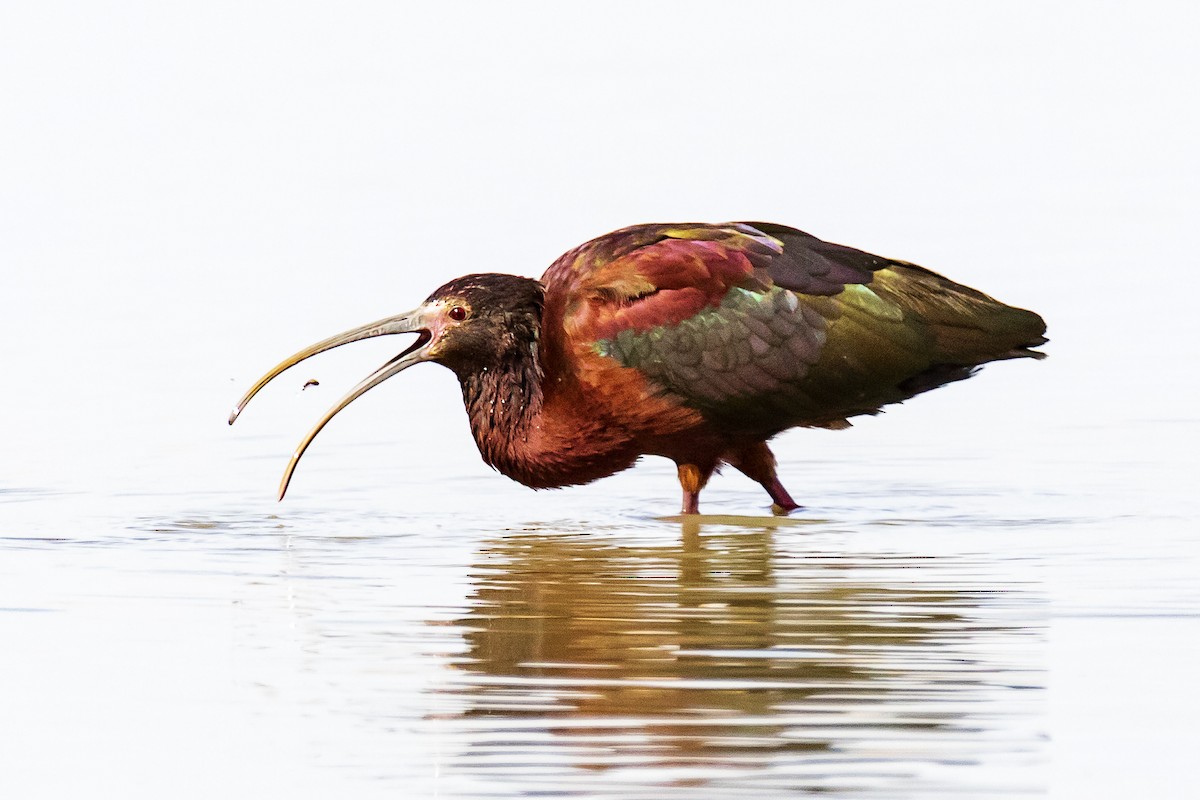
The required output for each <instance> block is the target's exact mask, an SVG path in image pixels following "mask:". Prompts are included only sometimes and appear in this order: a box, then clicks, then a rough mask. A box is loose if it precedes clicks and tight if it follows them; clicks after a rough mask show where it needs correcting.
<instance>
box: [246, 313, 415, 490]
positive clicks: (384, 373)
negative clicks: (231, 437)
mask: <svg viewBox="0 0 1200 800" xmlns="http://www.w3.org/2000/svg"><path fill="white" fill-rule="evenodd" d="M424 312H425V308H424V307H421V308H417V309H414V310H413V311H410V312H408V313H407V314H400V315H397V316H395V317H387V318H386V319H381V320H378V321H376V322H372V323H370V324H368V325H363V326H361V327H358V328H352V329H351V330H348V331H345V332H343V333H339V334H337V335H336V336H330V337H329V338H328V339H324V340H322V341H320V342H317V343H316V344H314V345H312V346H311V347H306V348H304V349H303V350H301V351H300V352H298V353H295V354H293V355H291V356H288V357H287V358H285V359H284V360H283V361H281V362H279V363H278V364H276V365H275V366H274V367H272V368H271V370H270V371H269V372H267V374H266V375H263V376H262V377H261V378H259V379H258V382H257V383H255V384H254V385H253V386H252V387H250V391H248V392H246V394H245V395H243V396H242V399H241V400H239V401H238V403H237V405H236V406H234V407H233V411H232V412H231V413H230V414H229V424H230V425H232V424H233V423H234V421H236V420H237V418H238V415H239V414H241V413H242V410H243V409H244V408H245V407H246V404H247V403H249V402H250V400H251V399H252V398H253V397H254V395H256V394H258V392H259V391H260V390H261V389H262V388H263V387H264V386H266V385H267V384H268V383H270V382H271V381H272V380H274V379H275V378H277V377H279V375H280V374H281V373H282V372H284V371H285V370H287V369H290V368H292V367H294V366H296V365H297V364H299V363H300V362H301V361H304V360H305V359H308V358H311V357H312V356H315V355H317V354H318V353H324V352H325V351H326V350H332V349H333V348H335V347H341V346H342V345H344V344H349V343H350V342H357V341H361V340H362V339H370V338H373V337H375V336H388V335H391V334H394V333H416V334H419V335H418V337H417V341H415V342H413V343H412V345H411V346H410V347H409V348H408V349H407V350H405V351H404V352H402V353H400V354H399V355H397V356H396V357H395V358H393V359H391V360H390V361H388V362H387V363H386V364H384V365H383V366H381V367H380V368H379V369H377V370H375V371H374V372H372V373H371V374H370V375H368V376H367V377H366V378H365V379H364V380H363V381H361V382H360V383H359V384H358V385H357V386H355V387H354V388H353V389H351V390H350V391H349V392H347V393H346V396H345V397H343V398H342V399H341V400H339V401H337V403H335V404H334V406H333V407H332V408H330V409H329V411H327V412H325V416H323V417H322V418H321V420H320V422H318V423H317V424H316V425H314V426H313V428H312V430H310V431H309V432H308V433H307V434H306V435H305V437H304V438H303V439H302V440H301V441H300V444H299V445H297V446H296V449H295V451H294V452H293V453H292V458H291V460H290V461H289V462H288V465H287V469H285V470H284V472H283V479H282V480H281V481H280V482H279V499H280V500H282V499H283V496H284V494H285V493H286V492H287V488H288V484H289V483H291V480H292V474H293V473H294V472H295V471H296V465H297V464H299V463H300V457H301V456H303V455H304V451H305V450H307V449H308V446H309V445H310V444H311V443H312V440H313V439H315V438H316V436H317V434H318V433H320V432H321V429H322V428H324V427H325V425H326V424H328V422H329V420H331V419H333V418H334V416H336V415H337V413H338V412H339V411H341V410H342V409H343V408H345V407H346V406H348V405H350V404H351V403H352V402H354V401H355V400H357V399H358V398H359V397H361V396H362V395H363V394H365V393H366V392H368V391H370V390H371V389H373V388H375V387H376V386H378V385H379V384H381V383H383V382H384V381H386V380H387V379H388V378H390V377H392V376H393V375H395V374H396V373H398V372H402V371H403V370H405V369H408V368H409V367H411V366H412V365H413V364H419V363H420V362H422V361H428V360H429V353H428V346H429V342H430V341H431V340H432V338H433V334H432V332H431V331H430V330H429V328H428V327H427V326H426V323H425V319H424V317H425V313H424Z"/></svg>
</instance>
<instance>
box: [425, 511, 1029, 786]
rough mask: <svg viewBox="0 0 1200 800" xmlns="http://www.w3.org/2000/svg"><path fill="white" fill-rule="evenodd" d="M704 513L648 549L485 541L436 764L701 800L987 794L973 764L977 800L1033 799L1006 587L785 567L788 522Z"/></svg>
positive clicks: (835, 562)
mask: <svg viewBox="0 0 1200 800" xmlns="http://www.w3.org/2000/svg"><path fill="white" fill-rule="evenodd" d="M711 522H712V520H708V521H706V522H705V523H696V522H694V521H692V522H687V521H685V522H682V523H681V525H680V528H679V531H680V534H681V535H680V536H679V538H677V539H674V540H673V541H671V542H669V543H666V544H663V543H661V541H658V542H654V543H650V544H646V543H643V542H641V541H639V539H638V538H636V537H629V536H620V535H612V534H601V535H596V534H594V533H591V532H582V533H568V532H559V531H554V530H532V531H529V532H527V533H524V534H520V535H509V536H503V537H499V538H493V539H491V540H489V541H486V542H485V543H484V544H483V546H482V547H481V550H480V552H479V555H478V558H477V561H476V564H475V567H474V570H473V572H474V591H473V594H472V596H471V598H470V601H469V602H470V611H469V613H468V615H467V616H466V617H465V618H463V619H461V620H459V625H460V626H461V627H462V630H463V636H464V639H465V644H466V650H465V653H464V654H463V656H462V657H461V658H459V659H458V660H457V661H456V662H455V666H456V668H457V671H458V676H457V678H456V679H454V680H453V681H452V682H451V684H450V685H449V686H448V687H445V686H444V687H443V690H444V691H446V692H448V693H450V694H452V695H454V696H456V697H457V698H458V699H459V700H461V701H462V704H461V708H462V710H461V712H460V713H458V714H456V715H452V719H454V720H456V721H457V724H458V725H460V726H462V728H463V729H464V743H463V752H462V753H461V754H460V755H459V756H458V757H456V758H455V760H454V762H455V763H454V766H453V769H454V770H456V771H465V772H468V773H471V774H473V775H474V777H477V778H480V779H491V778H495V777H501V778H503V777H509V778H512V779H519V780H520V782H521V786H522V788H524V789H527V790H528V789H536V788H539V783H538V781H539V779H541V780H544V781H545V782H546V783H545V785H544V786H540V788H544V789H545V790H547V791H557V790H562V789H564V788H567V787H570V786H571V784H572V781H571V780H570V779H569V778H568V779H567V780H566V781H565V784H562V785H560V784H558V783H557V781H558V780H559V779H563V778H564V777H567V775H565V774H564V773H563V771H562V770H563V768H564V767H571V768H573V769H576V770H580V771H583V773H585V774H586V773H588V772H590V773H592V774H595V773H596V772H600V773H603V774H605V775H607V776H609V778H619V779H620V785H622V786H624V787H625V788H626V789H628V788H630V787H631V786H638V785H641V786H646V787H648V786H654V787H656V788H655V791H661V790H663V789H667V788H670V787H678V788H680V789H682V788H683V787H692V788H695V787H696V786H704V787H705V790H706V794H705V796H706V797H709V796H726V794H725V793H726V792H727V793H728V796H731V797H732V796H738V794H739V792H740V791H744V790H745V789H746V788H747V787H748V786H751V785H752V786H754V787H757V788H758V789H765V790H768V791H772V792H773V791H775V790H780V791H789V792H790V791H794V790H797V789H805V790H822V791H824V792H831V793H833V794H834V795H836V796H876V794H877V793H882V794H881V795H879V796H890V797H897V796H905V795H902V794H896V790H897V783H896V780H897V779H901V778H902V779H903V782H902V784H900V785H902V786H903V787H904V789H905V791H906V792H907V791H914V792H915V791H922V790H924V789H930V788H935V787H936V788H939V789H945V788H947V787H948V786H949V785H954V783H955V781H956V776H957V773H956V769H957V768H959V767H962V766H966V765H971V766H973V767H974V771H975V773H974V776H973V779H972V780H971V781H970V782H971V784H973V785H975V786H976V788H975V789H974V790H968V789H966V788H964V787H961V786H955V789H956V791H957V794H956V796H959V797H968V796H971V797H975V796H990V795H989V794H987V793H986V792H982V791H980V790H979V788H978V784H976V781H977V780H978V778H979V768H980V767H981V766H983V767H984V770H985V774H988V775H989V777H994V778H995V779H996V780H995V782H994V783H992V784H991V785H990V786H989V791H990V790H991V789H993V788H995V789H997V791H1002V792H1004V793H1005V794H1006V796H1012V794H1013V793H1014V792H1016V793H1018V794H1019V793H1021V792H1024V791H1033V790H1035V789H1036V785H1037V778H1036V775H1035V774H1034V773H1032V772H1030V771H1029V770H1028V769H1025V770H1022V769H1021V768H1022V767H1033V766H1036V764H1037V763H1038V760H1039V757H1040V756H1039V753H1040V742H1039V735H1038V732H1037V731H1036V730H1034V729H1033V726H1035V725H1036V724H1037V723H1036V719H1037V717H1038V715H1039V710H1038V709H1037V706H1038V704H1039V698H1040V694H1041V693H1040V692H1039V691H1037V690H1038V689H1039V688H1040V686H1039V683H1040V680H1041V676H1040V674H1032V675H1031V674H1030V672H1029V671H1028V664H1029V659H1028V658H1027V657H1026V656H1027V655H1028V650H1029V649H1030V648H1031V647H1032V648H1040V647H1041V646H1042V644H1043V643H1042V639H1041V635H1040V632H1039V631H1037V630H1036V629H1032V630H1031V629H1030V628H1029V627H1028V626H1027V622H1028V620H1027V619H1025V618H1023V617H1022V616H1021V614H1016V615H1013V616H1011V617H1010V616H1009V615H1008V614H1007V613H1006V611H1005V608H1006V607H1010V606H1012V605H1013V603H1014V600H1015V601H1016V606H1018V607H1019V606H1020V601H1019V598H1014V597H1013V596H1011V595H1007V594H1006V595H1003V596H1000V595H997V594H996V593H995V591H994V590H995V588H996V587H995V586H990V587H988V588H989V589H991V590H992V591H981V590H979V589H978V584H975V583H972V582H971V581H969V580H964V581H963V582H962V584H961V586H955V580H954V576H953V574H952V572H953V566H954V565H953V564H952V563H946V564H943V565H940V566H939V565H937V564H936V563H935V562H931V561H929V560H928V559H923V558H922V559H917V558H916V557H914V558H912V559H906V558H897V557H896V556H895V554H890V555H888V556H886V557H883V558H882V559H880V558H874V557H872V556H871V555H870V554H866V555H863V554H858V555H856V556H853V557H845V556H841V555H838V554H837V553H835V552H828V553H821V552H809V553H805V554H804V555H803V556H802V557H797V556H796V555H794V554H784V553H781V552H779V550H778V548H777V547H776V539H777V538H778V537H782V536H787V535H790V534H789V531H788V529H783V530H779V529H777V526H776V525H774V524H770V523H768V524H770V527H762V526H760V527H757V528H755V527H753V526H752V524H751V521H749V520H739V521H738V524H739V525H740V526H741V527H740V528H730V527H728V525H721V526H717V527H712V526H711ZM718 522H720V520H718ZM724 522H726V523H728V521H724ZM918 561H919V564H920V567H921V570H920V573H921V575H920V577H921V578H922V579H924V578H927V577H928V576H929V574H930V573H931V572H933V573H937V572H938V571H939V569H941V572H942V573H943V574H941V575H940V576H939V577H938V579H936V580H933V581H926V580H921V581H920V582H918V576H917V574H916V573H917V571H916V570H914V569H912V568H913V567H914V566H916V565H917V562H918ZM971 587H976V588H971ZM1017 591H1018V592H1019V590H1017ZM1036 660H1037V659H1034V661H1035V663H1036ZM514 765H520V766H519V768H518V767H515V766H514ZM989 765H992V766H994V767H995V770H994V773H995V774H994V775H993V774H991V773H990V772H988V771H987V768H988V766H989ZM1014 768H1015V769H1014ZM555 776H557V777H555ZM574 788H575V789H579V788H580V787H579V786H578V785H576V786H575V787H574ZM592 788H594V787H592ZM614 791H615V790H614ZM589 796H590V795H589Z"/></svg>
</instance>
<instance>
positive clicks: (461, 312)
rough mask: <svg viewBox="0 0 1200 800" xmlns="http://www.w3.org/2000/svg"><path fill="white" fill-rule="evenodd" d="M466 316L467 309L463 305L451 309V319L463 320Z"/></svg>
mask: <svg viewBox="0 0 1200 800" xmlns="http://www.w3.org/2000/svg"><path fill="white" fill-rule="evenodd" d="M466 318H467V310H466V309H465V308H463V307H462V306H455V307H454V308H452V309H450V319H452V320H454V321H455V322H462V321H463V320H464V319H466Z"/></svg>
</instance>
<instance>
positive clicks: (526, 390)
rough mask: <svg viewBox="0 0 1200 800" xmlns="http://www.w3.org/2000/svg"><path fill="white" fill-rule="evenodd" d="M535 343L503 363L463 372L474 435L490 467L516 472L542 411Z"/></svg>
mask: <svg viewBox="0 0 1200 800" xmlns="http://www.w3.org/2000/svg"><path fill="white" fill-rule="evenodd" d="M536 349H537V344H536V342H534V343H530V344H529V345H528V346H525V347H521V348H520V349H517V350H514V351H510V352H509V353H506V354H504V357H503V358H502V359H500V360H499V361H498V362H496V363H494V364H492V365H489V366H486V367H481V368H478V369H476V370H474V371H471V372H468V373H460V374H459V375H458V380H459V383H460V384H461V385H462V393H463V404H464V405H465V406H466V409H467V418H468V419H469V420H470V423H471V434H472V435H473V436H474V437H475V443H476V445H478V446H479V453H480V455H482V456H483V460H484V461H485V462H487V463H488V464H489V465H490V466H492V467H495V468H496V469H498V470H500V472H503V473H504V474H505V475H508V476H509V477H517V476H516V475H515V474H514V472H519V471H520V466H521V462H523V461H524V460H525V458H524V456H525V454H526V450H527V445H528V441H529V436H530V432H531V429H532V427H533V422H534V420H535V419H536V418H537V416H538V414H539V413H540V412H541V410H542V398H543V394H542V379H543V377H544V376H543V372H542V367H541V363H540V361H539V359H538V356H537V352H536Z"/></svg>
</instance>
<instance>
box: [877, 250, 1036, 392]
mask: <svg viewBox="0 0 1200 800" xmlns="http://www.w3.org/2000/svg"><path fill="white" fill-rule="evenodd" d="M871 288H872V289H873V290H874V291H876V292H877V293H879V294H880V295H882V296H885V297H887V298H888V299H890V300H892V301H893V302H895V303H897V304H898V305H900V306H901V307H902V308H904V309H905V311H906V312H907V313H910V314H912V315H913V316H915V317H917V318H918V319H920V320H921V321H922V322H924V323H925V324H926V325H927V326H928V327H929V331H930V333H931V334H932V335H933V337H934V346H935V352H934V357H933V360H934V361H935V362H936V363H937V364H946V365H951V366H960V367H961V366H974V365H978V364H985V363H987V362H989V361H998V360H1001V359H1008V358H1039V359H1040V358H1045V357H1046V354H1045V353H1042V352H1039V351H1037V350H1033V349H1032V348H1034V347H1037V346H1038V345H1041V344H1044V343H1045V342H1046V341H1047V339H1046V337H1045V335H1044V334H1045V333H1046V323H1045V321H1044V320H1043V319H1042V318H1041V317H1040V316H1039V315H1038V314H1035V313H1034V312H1032V311H1027V310H1026V309H1023V308H1015V307H1013V306H1010V305H1006V304H1004V303H1001V302H1000V301H999V300H996V299H995V298H992V297H989V296H988V295H986V294H984V293H983V292H980V291H978V290H976V289H972V288H970V287H969V286H963V285H962V284H959V283H955V282H954V281H952V280H950V279H949V278H946V277H943V276H941V275H939V274H937V273H936V272H932V271H930V270H927V269H925V268H924V267H918V266H916V265H915V264H907V263H904V262H896V263H894V264H892V265H890V266H888V267H886V268H884V269H882V270H879V271H878V272H876V273H875V280H874V281H872V283H871ZM962 377H967V375H963V376H962ZM954 379H955V380H959V379H960V378H954Z"/></svg>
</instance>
